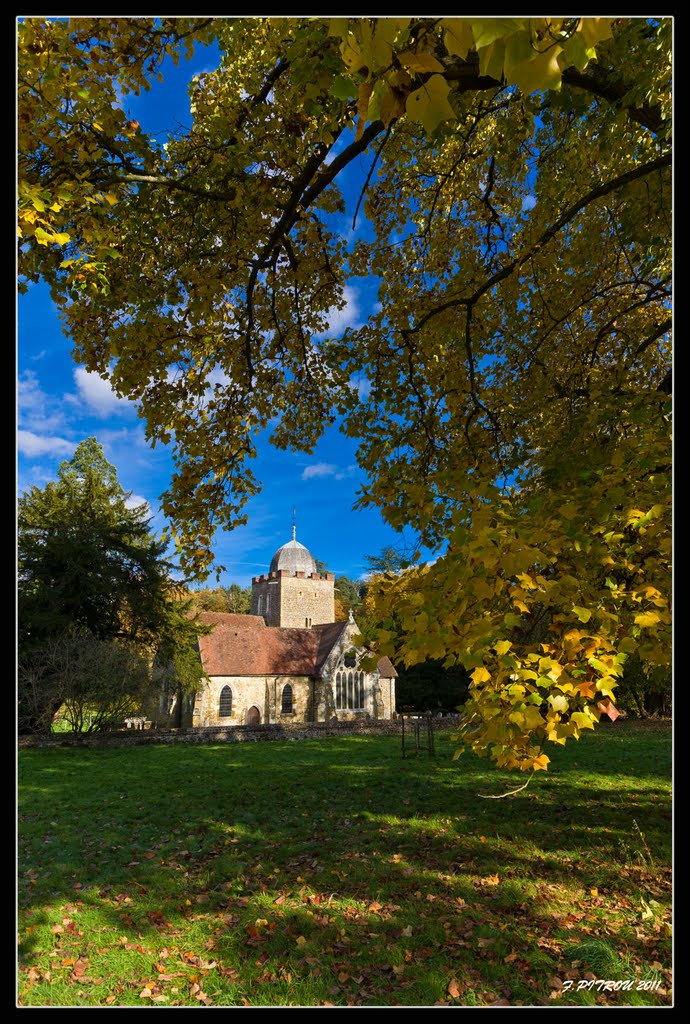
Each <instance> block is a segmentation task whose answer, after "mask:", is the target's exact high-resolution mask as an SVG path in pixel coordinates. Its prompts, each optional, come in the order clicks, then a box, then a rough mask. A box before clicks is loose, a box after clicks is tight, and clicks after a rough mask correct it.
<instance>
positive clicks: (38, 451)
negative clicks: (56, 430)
mask: <svg viewBox="0 0 690 1024" xmlns="http://www.w3.org/2000/svg"><path fill="white" fill-rule="evenodd" d="M75 448H76V444H75V443H74V441H67V440H65V438H64V437H40V436H39V435H38V434H34V432H33V431H32V430H18V431H17V449H18V450H19V452H20V453H21V454H22V455H26V457H27V458H29V459H33V458H36V457H37V456H41V455H71V454H72V452H73V451H74V449H75Z"/></svg>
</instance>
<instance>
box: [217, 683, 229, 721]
mask: <svg viewBox="0 0 690 1024" xmlns="http://www.w3.org/2000/svg"><path fill="white" fill-rule="evenodd" d="M231 715H232V690H231V689H230V687H229V686H224V687H223V689H222V690H221V691H220V706H219V708H218V717H219V718H230V716H231Z"/></svg>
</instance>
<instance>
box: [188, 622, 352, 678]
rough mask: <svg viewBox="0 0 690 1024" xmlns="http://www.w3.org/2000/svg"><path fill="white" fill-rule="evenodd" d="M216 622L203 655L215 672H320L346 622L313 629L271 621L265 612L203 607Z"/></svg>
mask: <svg viewBox="0 0 690 1024" xmlns="http://www.w3.org/2000/svg"><path fill="white" fill-rule="evenodd" d="M199 618H200V620H201V621H202V622H206V623H209V624H212V625H214V626H215V628H214V630H213V632H212V633H210V634H209V635H208V636H202V637H199V651H200V653H201V659H202V662H203V665H204V669H205V670H206V674H207V675H210V676H264V675H289V676H315V675H317V674H318V672H319V670H320V669H321V667H322V666H323V663H324V662H325V660H326V658H327V657H328V655H329V654H330V652H331V650H332V649H333V645H334V644H335V642H336V640H337V639H338V637H339V636H340V633H341V632H342V629H343V627H344V626H345V623H344V622H333V623H328V624H326V625H322V626H312V628H311V629H287V628H283V627H279V626H271V627H269V626H266V624H265V622H264V620H263V618H262V617H261V616H260V615H234V614H230V613H224V612H202V613H201V614H200V616H199Z"/></svg>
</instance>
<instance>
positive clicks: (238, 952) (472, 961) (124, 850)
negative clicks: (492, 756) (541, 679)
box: [17, 722, 671, 1007]
mask: <svg viewBox="0 0 690 1024" xmlns="http://www.w3.org/2000/svg"><path fill="white" fill-rule="evenodd" d="M436 739H437V746H436V757H435V758H434V759H431V758H429V757H428V756H427V755H426V754H424V755H420V756H419V757H416V758H408V759H405V760H403V759H402V758H401V753H400V740H399V738H396V737H394V736H382V737H347V738H342V739H340V738H337V739H326V740H321V741H299V742H296V741H276V742H270V743H241V744H232V745H231V744H224V745H220V744H219V745H209V746H197V745H176V746H163V745H161V746H154V745H152V746H141V747H131V748H117V749H87V748H78V749H71V748H52V749H51V748H46V749H26V750H22V751H20V754H19V783H20V790H19V809H18V817H19V875H18V927H19V969H18V975H17V977H18V983H17V1004H18V1005H20V1006H22V1007H27V1006H77V1007H81V1006H154V1007H155V1006H202V1005H207V1006H242V1005H249V1006H289V1005H294V1006H323V1005H325V1006H328V1005H335V1006H346V1005H347V1006H353V1005H354V1006H358V1005H365V1006H372V1005H373V1006H377V1005H378V1006H393V1005H400V1006H407V1005H412V1006H429V1005H431V1006H433V1005H437V1004H439V1005H443V1004H448V1005H465V1006H486V1005H491V1004H499V1005H506V1004H509V1005H511V1006H513V1005H521V1004H522V1005H577V1004H583V1005H588V1004H592V1005H598V1004H606V1005H610V1006H624V1005H668V1004H669V1003H670V1001H671V975H670V967H671V928H670V860H671V805H670V777H671V730H670V726H669V725H668V724H665V723H657V724H655V723H639V724H636V723H633V722H617V723H615V725H610V726H602V727H600V728H599V729H598V730H597V731H596V733H593V734H592V733H589V734H587V735H586V736H583V738H582V739H581V740H580V741H579V743H571V744H569V745H568V746H567V747H565V748H564V747H553V746H552V745H550V749H549V756H550V757H551V759H552V763H551V765H550V766H549V767H550V771H549V772H548V773H539V775H536V776H535V777H534V779H533V780H532V782H531V783H530V785H529V786H528V788H527V789H525V790H523V792H521V793H519V794H518V795H517V796H514V797H509V798H507V799H500V800H491V799H482V798H481V796H480V794H483V795H484V796H487V795H492V794H493V795H497V794H500V793H503V792H505V791H506V789H511V788H514V787H515V786H516V785H519V784H520V783H522V782H524V781H525V779H524V776H522V777H520V776H517V777H516V776H515V775H513V774H509V773H505V772H497V771H496V770H495V769H494V768H492V767H491V766H490V765H488V764H487V763H485V762H483V761H480V760H479V759H477V758H475V757H474V755H472V754H469V753H467V754H464V755H463V756H462V757H461V758H460V760H459V761H455V762H452V761H451V754H452V750H453V746H452V744H451V742H450V740H449V738H448V734H440V735H438V736H437V737H436ZM604 981H611V982H615V981H618V982H627V983H629V986H627V985H626V986H625V987H623V986H621V985H619V986H618V989H617V990H613V989H612V990H609V991H605V990H603V982H604ZM598 982H599V984H598ZM600 989H602V990H600Z"/></svg>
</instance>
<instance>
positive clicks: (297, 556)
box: [269, 526, 317, 577]
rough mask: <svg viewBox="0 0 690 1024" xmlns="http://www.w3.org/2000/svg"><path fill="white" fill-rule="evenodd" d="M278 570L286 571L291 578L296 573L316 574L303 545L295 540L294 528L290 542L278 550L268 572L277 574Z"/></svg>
mask: <svg viewBox="0 0 690 1024" xmlns="http://www.w3.org/2000/svg"><path fill="white" fill-rule="evenodd" d="M278 569H287V570H288V572H289V573H290V575H291V576H294V575H295V573H296V572H303V573H304V575H305V576H307V577H308V576H311V574H312V573H313V572H316V571H317V569H316V562H315V561H314V558H313V556H312V554H311V552H310V551H309V549H308V548H305V546H304V544H300V542H299V541H298V540H296V539H295V527H294V526H293V528H292V540H289V541H288V542H287V544H283V546H282V547H281V548H278V550H277V551H276V553H275V555H274V556H273V558H272V559H271V568H270V570H269V572H277V571H278Z"/></svg>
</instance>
